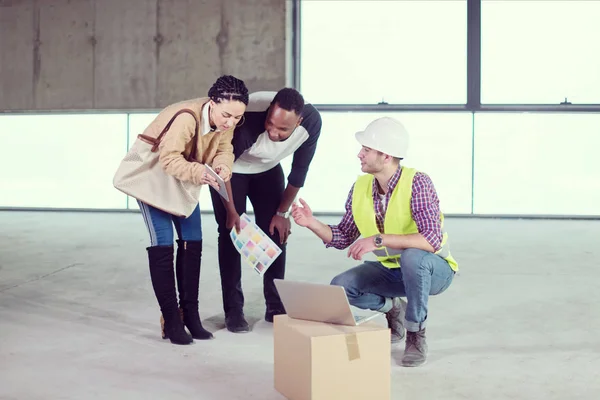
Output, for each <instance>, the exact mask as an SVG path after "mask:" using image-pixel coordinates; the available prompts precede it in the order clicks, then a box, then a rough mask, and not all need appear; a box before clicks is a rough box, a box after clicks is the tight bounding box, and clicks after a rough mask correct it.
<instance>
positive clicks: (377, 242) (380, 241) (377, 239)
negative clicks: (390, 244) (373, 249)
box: [373, 234, 383, 247]
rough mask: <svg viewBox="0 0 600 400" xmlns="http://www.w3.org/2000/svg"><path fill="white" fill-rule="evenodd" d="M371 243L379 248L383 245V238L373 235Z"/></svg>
mask: <svg viewBox="0 0 600 400" xmlns="http://www.w3.org/2000/svg"><path fill="white" fill-rule="evenodd" d="M373 242H375V246H377V247H381V246H382V245H383V238H382V237H381V235H380V234H377V235H375V239H373Z"/></svg>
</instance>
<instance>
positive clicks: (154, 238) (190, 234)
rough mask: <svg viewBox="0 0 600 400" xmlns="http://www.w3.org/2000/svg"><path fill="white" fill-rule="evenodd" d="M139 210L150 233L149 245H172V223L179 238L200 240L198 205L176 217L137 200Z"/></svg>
mask: <svg viewBox="0 0 600 400" xmlns="http://www.w3.org/2000/svg"><path fill="white" fill-rule="evenodd" d="M138 204H139V206H140V210H141V211H142V215H143V217H144V222H145V223H146V228H148V232H149V233H150V246H172V245H173V225H175V230H176V231H177V237H178V238H179V239H180V240H185V241H194V240H202V222H201V219H200V205H199V204H198V205H197V206H196V208H195V209H194V211H193V212H192V214H191V215H190V216H189V217H187V218H184V217H177V216H175V215H172V214H169V213H167V212H164V211H162V210H159V209H158V208H154V207H152V206H150V205H148V204H146V203H143V202H141V201H139V200H138Z"/></svg>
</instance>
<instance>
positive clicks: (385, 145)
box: [355, 117, 408, 158]
mask: <svg viewBox="0 0 600 400" xmlns="http://www.w3.org/2000/svg"><path fill="white" fill-rule="evenodd" d="M355 136H356V140H358V143H360V144H361V145H363V146H365V147H369V148H371V149H375V150H379V151H381V152H382V153H385V154H388V155H390V156H392V157H398V158H405V157H406V153H407V150H408V132H407V131H406V128H404V125H402V123H401V122H400V121H398V120H396V119H394V118H390V117H383V118H378V119H376V120H374V121H373V122H371V123H370V124H369V125H367V127H366V129H365V130H364V131H360V132H356V135H355Z"/></svg>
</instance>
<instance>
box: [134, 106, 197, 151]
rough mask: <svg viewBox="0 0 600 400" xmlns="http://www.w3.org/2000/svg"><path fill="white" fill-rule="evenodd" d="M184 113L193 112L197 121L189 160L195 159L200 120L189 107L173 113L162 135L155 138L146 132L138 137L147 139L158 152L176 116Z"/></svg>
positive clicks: (153, 149)
mask: <svg viewBox="0 0 600 400" xmlns="http://www.w3.org/2000/svg"><path fill="white" fill-rule="evenodd" d="M183 113H188V114H191V115H192V117H194V120H195V121H196V128H195V131H194V136H193V137H192V151H191V152H190V156H189V159H188V161H189V160H195V159H196V149H197V147H198V130H199V126H200V122H199V121H198V117H196V114H194V112H193V111H192V110H190V109H189V108H184V109H181V110H179V111H177V112H176V113H175V115H173V117H171V119H170V120H169V123H168V124H167V125H166V126H165V128H164V129H163V130H162V132H161V133H160V135H158V137H156V138H153V137H150V136H148V135H144V134H140V135H138V137H139V138H140V139H142V140H143V141H145V142H146V143H149V144H151V145H152V152H156V151H157V150H158V146H159V145H160V142H161V140H162V138H163V136H164V135H165V134H166V133H167V131H168V130H169V128H171V125H172V124H173V121H175V118H177V117H178V116H179V115H180V114H183Z"/></svg>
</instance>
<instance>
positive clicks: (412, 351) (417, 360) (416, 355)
mask: <svg viewBox="0 0 600 400" xmlns="http://www.w3.org/2000/svg"><path fill="white" fill-rule="evenodd" d="M426 359H427V341H426V340H425V329H422V330H420V331H419V332H407V333H406V347H405V349H404V356H403V357H402V365H403V366H405V367H418V366H419V365H422V364H423V363H425V360H426Z"/></svg>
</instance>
